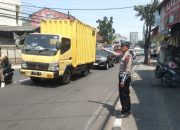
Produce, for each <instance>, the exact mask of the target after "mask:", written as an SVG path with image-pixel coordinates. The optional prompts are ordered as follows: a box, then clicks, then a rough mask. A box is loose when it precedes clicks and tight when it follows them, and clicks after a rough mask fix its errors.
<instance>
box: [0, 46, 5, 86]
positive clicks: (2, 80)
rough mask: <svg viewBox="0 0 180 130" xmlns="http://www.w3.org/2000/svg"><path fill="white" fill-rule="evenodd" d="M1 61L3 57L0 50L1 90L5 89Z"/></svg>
mask: <svg viewBox="0 0 180 130" xmlns="http://www.w3.org/2000/svg"><path fill="white" fill-rule="evenodd" d="M3 60H4V56H3V54H2V51H1V48H0V80H1V88H4V87H5V82H4V74H3Z"/></svg>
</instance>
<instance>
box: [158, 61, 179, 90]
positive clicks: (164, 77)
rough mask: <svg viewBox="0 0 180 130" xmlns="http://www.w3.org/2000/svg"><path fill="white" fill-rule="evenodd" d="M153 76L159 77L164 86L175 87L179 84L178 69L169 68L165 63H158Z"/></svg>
mask: <svg viewBox="0 0 180 130" xmlns="http://www.w3.org/2000/svg"><path fill="white" fill-rule="evenodd" d="M155 77H156V78H159V79H161V84H162V86H164V87H170V86H172V87H177V86H179V85H180V69H175V68H170V67H169V66H167V65H164V64H161V63H158V64H157V66H156V70H155Z"/></svg>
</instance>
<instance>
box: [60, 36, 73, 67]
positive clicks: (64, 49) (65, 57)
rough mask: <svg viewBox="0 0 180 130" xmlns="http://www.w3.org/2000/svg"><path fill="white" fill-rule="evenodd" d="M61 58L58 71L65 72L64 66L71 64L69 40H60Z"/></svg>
mask: <svg viewBox="0 0 180 130" xmlns="http://www.w3.org/2000/svg"><path fill="white" fill-rule="evenodd" d="M60 52H61V54H60V55H61V56H60V70H65V69H66V66H67V65H69V64H71V63H72V51H71V40H70V39H68V38H62V40H61V51H60Z"/></svg>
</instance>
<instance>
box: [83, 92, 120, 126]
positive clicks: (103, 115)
mask: <svg viewBox="0 0 180 130" xmlns="http://www.w3.org/2000/svg"><path fill="white" fill-rule="evenodd" d="M118 99H119V95H118V92H117V89H115V90H114V91H113V93H112V94H111V95H110V96H109V98H108V100H107V102H105V103H104V104H108V105H110V106H112V107H113V108H115V105H116V104H117V101H118ZM112 101H113V102H112ZM113 112H114V110H109V109H108V110H107V108H105V107H103V106H101V107H100V109H99V110H98V112H97V115H96V116H94V117H93V119H92V120H91V122H90V123H89V126H88V127H86V128H85V130H103V129H104V127H105V126H106V123H107V121H108V120H109V117H110V116H111V113H113Z"/></svg>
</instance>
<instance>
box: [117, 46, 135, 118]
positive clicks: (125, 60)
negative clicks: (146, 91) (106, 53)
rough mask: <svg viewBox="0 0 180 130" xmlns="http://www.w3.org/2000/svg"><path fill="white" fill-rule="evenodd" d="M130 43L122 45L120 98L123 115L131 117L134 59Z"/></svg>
mask: <svg viewBox="0 0 180 130" xmlns="http://www.w3.org/2000/svg"><path fill="white" fill-rule="evenodd" d="M129 46H130V43H122V44H121V51H122V55H123V57H122V59H121V61H120V69H119V96H120V103H121V106H122V111H121V114H122V115H129V114H130V113H131V111H130V110H131V101H130V89H129V86H130V82H131V70H132V61H133V58H132V56H131V54H130V51H129Z"/></svg>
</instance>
